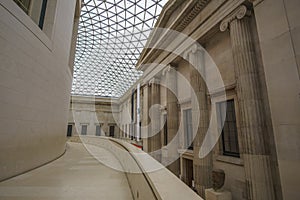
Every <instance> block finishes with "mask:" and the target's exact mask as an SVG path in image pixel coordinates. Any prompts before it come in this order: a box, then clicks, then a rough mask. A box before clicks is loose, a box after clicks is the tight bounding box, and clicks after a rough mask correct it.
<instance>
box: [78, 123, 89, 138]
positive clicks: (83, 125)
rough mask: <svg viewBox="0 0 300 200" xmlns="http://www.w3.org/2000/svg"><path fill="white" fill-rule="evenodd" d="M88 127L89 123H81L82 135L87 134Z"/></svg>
mask: <svg viewBox="0 0 300 200" xmlns="http://www.w3.org/2000/svg"><path fill="white" fill-rule="evenodd" d="M83 127H86V129H85V134H82V133H83ZM87 129H88V124H81V131H80V135H87Z"/></svg>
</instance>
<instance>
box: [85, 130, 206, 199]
mask: <svg viewBox="0 0 300 200" xmlns="http://www.w3.org/2000/svg"><path fill="white" fill-rule="evenodd" d="M80 139H81V141H82V142H83V143H84V144H85V147H86V148H87V150H89V149H88V148H90V150H89V151H90V152H91V153H93V148H94V147H91V146H89V145H92V146H99V147H101V148H104V149H106V150H108V151H110V152H111V153H113V154H114V155H115V157H116V158H117V159H118V161H119V162H120V164H121V166H122V168H123V169H122V168H120V167H121V166H116V165H114V166H110V167H113V168H119V170H122V171H123V172H125V175H126V177H127V180H128V183H129V186H130V189H131V192H132V196H133V199H155V200H162V199H164V200H171V199H172V200H181V199H189V200H202V198H201V197H200V196H198V195H197V194H196V193H195V192H194V191H193V190H191V189H190V188H189V187H188V186H187V185H186V184H184V183H183V182H182V181H181V180H180V179H178V177H176V176H175V175H174V174H173V173H172V172H170V171H169V170H168V169H166V168H165V167H164V166H163V165H161V164H160V163H159V162H157V161H156V160H155V159H154V158H152V157H151V156H150V155H149V154H147V153H145V152H143V151H142V150H141V149H138V148H137V147H135V146H133V145H132V144H130V143H127V142H125V141H123V140H120V139H116V138H109V137H103V136H86V135H85V136H80ZM116 147H119V148H116ZM94 150H95V151H94V152H95V153H97V152H98V151H97V149H94ZM99 152H100V151H99ZM124 153H125V154H124ZM100 157H101V156H100ZM105 161H107V160H104V162H105ZM108 162H109V161H108ZM104 164H105V163H104ZM107 164H108V165H110V164H111V163H107ZM113 164H114V163H113ZM145 186H146V187H145ZM147 186H148V187H147ZM174 191H178V192H174ZM179 191H180V192H179Z"/></svg>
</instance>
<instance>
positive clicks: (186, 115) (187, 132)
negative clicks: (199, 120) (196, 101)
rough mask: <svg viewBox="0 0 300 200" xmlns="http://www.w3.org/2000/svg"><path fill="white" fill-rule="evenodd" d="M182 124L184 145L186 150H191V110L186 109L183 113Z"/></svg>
mask: <svg viewBox="0 0 300 200" xmlns="http://www.w3.org/2000/svg"><path fill="white" fill-rule="evenodd" d="M183 123H184V136H185V145H186V148H188V149H191V150H192V149H193V140H194V138H193V124H192V110H191V109H187V110H184V111H183Z"/></svg>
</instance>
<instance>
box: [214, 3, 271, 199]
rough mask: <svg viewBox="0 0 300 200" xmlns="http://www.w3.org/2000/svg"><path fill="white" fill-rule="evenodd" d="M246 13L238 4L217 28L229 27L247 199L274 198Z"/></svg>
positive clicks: (244, 7)
mask: <svg viewBox="0 0 300 200" xmlns="http://www.w3.org/2000/svg"><path fill="white" fill-rule="evenodd" d="M250 14H251V13H250V12H249V11H248V10H247V8H246V6H244V5H242V6H240V7H239V8H238V9H237V10H235V11H234V12H233V13H232V14H231V15H229V16H228V17H227V18H226V19H224V21H223V22H222V23H221V26H220V30H221V31H225V30H226V29H227V28H229V30H230V37H231V45H232V52H233V59H234V67H235V73H236V79H237V80H236V87H237V97H238V103H239V111H240V119H241V120H240V122H241V123H240V126H241V136H242V137H241V138H240V139H241V140H242V141H241V144H243V146H242V152H241V153H242V158H243V159H244V164H245V165H244V166H245V174H246V185H247V190H248V198H249V199H251V200H271V199H275V198H274V190H273V181H272V176H271V166H270V156H269V155H268V149H267V145H266V143H265V139H264V135H265V134H267V129H266V124H265V119H264V113H262V112H263V110H264V109H263V99H262V96H261V95H260V83H259V76H258V65H257V62H256V57H255V50H254V45H253V43H254V41H253V38H252V35H251V18H250Z"/></svg>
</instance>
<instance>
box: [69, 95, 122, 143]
mask: <svg viewBox="0 0 300 200" xmlns="http://www.w3.org/2000/svg"><path fill="white" fill-rule="evenodd" d="M118 109H119V106H118V103H117V100H115V99H110V98H102V97H82V96H72V98H71V102H70V109H69V119H68V128H70V129H71V132H69V134H70V136H74V135H95V136H112V137H116V138H120V136H119V131H120V130H119V126H117V121H118V117H119V113H118ZM83 129H85V130H83ZM67 131H70V130H67Z"/></svg>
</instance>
